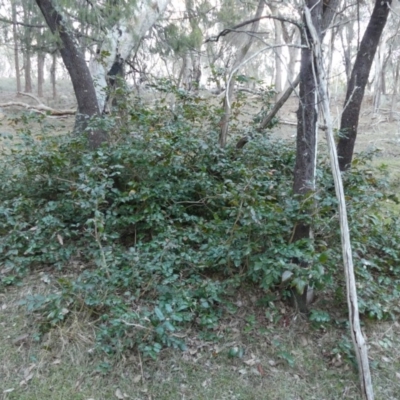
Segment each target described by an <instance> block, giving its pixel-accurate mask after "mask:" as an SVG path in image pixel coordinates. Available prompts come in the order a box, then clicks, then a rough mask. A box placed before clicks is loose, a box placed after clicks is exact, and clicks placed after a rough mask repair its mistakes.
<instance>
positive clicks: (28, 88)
mask: <svg viewBox="0 0 400 400" xmlns="http://www.w3.org/2000/svg"><path fill="white" fill-rule="evenodd" d="M25 45H26V48H25V50H24V53H23V55H24V75H25V92H26V93H32V77H31V70H32V68H31V51H30V48H29V46H30V45H29V44H28V43H26V44H25Z"/></svg>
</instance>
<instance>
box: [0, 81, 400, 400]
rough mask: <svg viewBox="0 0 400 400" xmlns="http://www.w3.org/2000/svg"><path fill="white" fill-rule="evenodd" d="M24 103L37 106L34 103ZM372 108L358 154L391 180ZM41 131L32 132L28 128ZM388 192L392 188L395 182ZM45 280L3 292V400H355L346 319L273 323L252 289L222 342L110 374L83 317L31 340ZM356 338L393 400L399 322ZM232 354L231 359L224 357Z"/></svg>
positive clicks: (393, 157)
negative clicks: (34, 299)
mask: <svg viewBox="0 0 400 400" xmlns="http://www.w3.org/2000/svg"><path fill="white" fill-rule="evenodd" d="M1 90H2V88H1V86H0V103H3V102H8V101H14V100H15V98H14V97H13V95H12V94H11V93H10V92H7V91H4V90H3V91H1ZM19 100H21V99H19ZM24 101H25V99H24ZM26 102H28V103H30V104H33V103H34V102H33V101H32V100H31V99H26ZM64 103H65V104H64ZM67 103H68V99H64V100H63V101H60V104H56V106H58V107H60V108H61V107H64V106H65V105H67ZM338 103H339V102H338ZM52 106H55V105H54V104H52ZM340 107H341V103H340V104H338V108H339V109H340ZM296 108H297V105H296V100H295V99H292V100H290V101H289V103H288V104H286V106H285V107H284V109H283V110H282V112H281V119H282V120H283V121H284V123H283V124H281V125H280V127H279V128H277V129H275V130H274V131H273V132H272V135H274V136H277V137H283V138H287V139H288V140H294V135H295V126H293V125H290V124H286V122H289V123H290V122H292V123H295V121H296V115H295V111H296ZM370 108H371V105H369V104H368V101H367V102H366V106H365V107H364V109H363V114H362V119H361V123H360V128H359V136H358V139H357V149H358V150H366V149H370V150H373V149H377V148H378V149H380V154H379V156H378V158H377V161H376V162H384V163H387V164H388V165H389V168H390V170H393V172H394V173H395V178H394V179H395V180H398V179H399V178H398V176H400V121H393V122H389V121H388V117H387V114H386V113H385V112H382V113H381V114H379V115H373V113H372V112H369V111H368V110H369V109H370ZM333 111H334V110H333ZM18 115H20V112H19V111H18V110H17V109H9V108H7V109H6V108H2V113H1V114H0V118H2V121H1V123H2V125H1V126H0V133H3V134H9V133H13V131H14V129H15V125H14V124H13V123H12V122H10V120H9V119H8V118H9V117H10V116H11V117H12V116H18ZM50 123H51V124H54V131H55V132H56V131H62V130H64V131H65V130H68V129H70V128H71V126H72V123H73V118H71V117H70V118H68V119H61V120H59V119H54V120H51V121H50ZM39 128H40V126H39V124H38V125H36V126H34V128H33V129H34V130H35V131H37V129H39ZM322 134H323V132H321V137H322ZM322 138H323V137H322ZM394 183H395V184H396V187H397V184H398V182H397V181H396V182H395V181H394ZM0 268H1V267H0ZM49 273H51V271H50V270H45V269H43V270H38V271H37V274H36V275H32V276H30V277H28V278H26V280H25V281H24V282H23V283H22V284H20V285H19V286H12V287H8V288H7V289H6V290H4V291H0V332H1V333H0V360H1V362H0V399H4V400H6V399H15V400H35V399H38V400H39V399H40V400H47V399H48V400H50V399H51V400H61V399H63V400H64V399H65V400H103V399H104V400H108V399H137V400H139V399H140V400H150V399H152V400H158V399H160V400H163V399H165V400H171V399H182V400H183V399H185V400H189V399H193V400H195V399H196V400H197V399H205V400H206V399H207V400H208V399H210V400H211V399H216V400H223V399H227V400H228V399H229V400H239V399H245V400H251V399H254V400H256V399H257V400H258V399H267V400H313V399H316V400H317V399H318V400H335V399H359V398H360V397H359V394H358V386H359V382H358V377H357V372H356V369H355V368H354V360H352V350H351V348H352V344H351V341H349V338H348V331H347V329H346V325H345V324H344V323H343V321H344V320H345V318H346V316H345V314H343V315H337V316H335V318H336V321H338V322H337V324H336V325H334V324H330V325H329V326H321V325H320V326H318V327H317V326H315V325H313V324H312V323H310V322H309V321H306V320H304V319H302V318H301V317H300V316H299V315H297V314H296V312H294V311H293V310H292V309H291V308H289V307H287V306H286V305H285V304H283V303H279V304H278V305H277V307H278V311H277V315H278V317H276V315H275V316H272V314H269V311H268V310H267V309H265V307H262V306H259V305H257V293H256V292H254V290H253V289H252V291H251V294H248V292H250V291H247V294H246V293H245V292H243V293H238V296H237V299H236V305H237V307H238V311H237V312H236V313H235V314H228V315H226V316H225V317H224V319H223V320H222V321H221V322H220V325H219V327H218V330H219V331H221V332H224V336H223V338H222V339H220V340H219V341H217V342H215V341H211V340H208V339H207V338H204V337H199V335H198V333H197V332H196V331H194V330H191V329H188V330H187V331H186V332H185V341H186V342H187V344H188V350H187V351H185V352H180V351H177V350H172V349H167V350H163V351H162V352H161V354H160V357H159V359H158V360H157V361H154V360H152V359H147V358H143V357H142V356H141V355H140V354H139V353H138V352H132V353H129V354H125V355H124V356H123V357H122V358H121V359H120V360H119V361H118V362H117V363H116V365H114V366H113V368H112V369H111V370H108V369H107V365H109V364H108V363H109V362H110V361H111V360H109V359H108V358H107V357H105V356H102V355H99V354H97V353H95V352H94V351H93V349H94V346H95V327H94V322H93V321H92V319H91V318H90V317H89V316H87V315H85V314H84V313H76V314H74V315H72V316H71V317H70V318H69V319H68V322H67V323H66V324H65V325H63V326H60V327H58V328H55V329H53V330H52V331H50V332H49V333H47V334H46V335H45V336H44V337H42V338H41V339H40V340H39V336H38V335H36V334H35V333H33V332H35V330H36V328H35V325H34V320H33V318H32V316H31V315H30V314H29V313H28V312H27V311H26V308H25V306H23V305H21V301H22V300H23V299H24V298H26V297H27V296H28V295H30V294H33V293H36V294H37V293H43V294H44V293H46V292H48V291H49V290H50V289H51V288H49V286H48V284H47V279H46V275H47V274H49ZM316 301H317V303H318V306H319V307H322V308H324V307H331V304H330V302H329V300H328V301H327V300H326V299H318V298H317V300H316ZM272 319H273V320H274V322H271V320H272ZM363 329H364V331H365V333H366V335H367V337H368V344H369V356H370V360H371V369H372V377H373V383H374V390H375V396H376V399H378V400H381V399H382V400H396V399H397V400H398V399H400V324H399V322H397V321H390V322H376V321H363ZM216 333H217V332H216ZM232 349H234V350H237V352H234V353H235V354H234V356H233V357H230V356H232ZM236 354H237V355H239V356H237V355H236Z"/></svg>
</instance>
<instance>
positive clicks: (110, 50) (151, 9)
mask: <svg viewBox="0 0 400 400" xmlns="http://www.w3.org/2000/svg"><path fill="white" fill-rule="evenodd" d="M169 2H170V0H138V1H137V4H136V8H135V11H134V12H133V14H132V15H129V16H127V17H126V18H124V19H122V20H120V21H119V23H118V24H116V25H115V26H114V27H113V28H112V29H110V30H109V31H108V33H107V36H106V38H105V40H104V41H103V44H102V46H101V50H100V52H99V54H97V55H96V57H95V58H94V59H93V60H92V61H91V63H90V71H91V74H92V77H93V81H94V83H95V89H96V96H97V100H98V103H99V108H100V110H103V109H104V106H105V102H106V97H107V95H106V88H107V73H108V72H109V71H110V69H111V67H112V65H113V64H114V62H115V61H125V60H126V59H127V58H128V57H129V56H130V55H131V54H132V53H133V52H135V51H136V50H137V49H138V47H139V44H140V40H141V39H142V38H143V37H144V35H145V34H146V32H147V31H148V30H149V29H150V28H151V27H152V26H153V25H154V23H155V22H156V21H157V19H158V18H159V17H160V15H162V13H163V12H164V11H165V9H166V7H167V5H168V4H169Z"/></svg>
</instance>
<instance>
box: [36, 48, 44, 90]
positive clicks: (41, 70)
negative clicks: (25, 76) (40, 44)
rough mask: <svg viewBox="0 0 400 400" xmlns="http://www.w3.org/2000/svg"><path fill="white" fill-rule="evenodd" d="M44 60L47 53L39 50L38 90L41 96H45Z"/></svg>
mask: <svg viewBox="0 0 400 400" xmlns="http://www.w3.org/2000/svg"><path fill="white" fill-rule="evenodd" d="M44 61H45V54H44V53H42V52H40V51H39V52H38V54H37V64H38V65H37V67H38V75H37V85H38V87H37V92H38V96H39V97H43V84H44Z"/></svg>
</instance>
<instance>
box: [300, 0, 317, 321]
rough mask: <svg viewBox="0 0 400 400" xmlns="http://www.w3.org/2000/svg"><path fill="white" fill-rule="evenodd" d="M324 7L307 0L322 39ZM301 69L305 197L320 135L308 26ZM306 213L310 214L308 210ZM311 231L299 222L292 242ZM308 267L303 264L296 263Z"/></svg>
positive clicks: (303, 37)
mask: <svg viewBox="0 0 400 400" xmlns="http://www.w3.org/2000/svg"><path fill="white" fill-rule="evenodd" d="M322 5H323V3H322V2H321V1H319V0H307V1H306V7H307V8H309V9H311V10H312V11H311V18H312V23H313V25H314V27H315V29H316V31H317V34H318V37H319V38H321V19H322ZM301 44H302V45H303V46H304V47H303V48H302V49H301V66H300V93H299V109H298V111H297V139H296V164H295V168H294V183H293V192H294V193H295V194H298V195H303V196H306V195H307V194H308V193H310V192H313V191H314V190H315V167H316V156H317V152H316V143H317V132H318V124H317V122H318V96H317V94H318V88H317V82H316V79H315V78H316V77H315V73H316V72H315V70H314V54H313V50H312V48H313V38H312V36H311V34H310V31H309V29H308V27H307V25H305V27H304V31H303V32H302V35H301ZM305 212H308V211H307V210H305ZM310 237H311V227H310V225H309V224H306V223H302V222H299V223H297V225H296V226H295V227H294V232H293V241H294V242H296V241H298V240H301V239H309V238H310ZM294 261H295V262H296V263H298V264H299V265H300V266H305V265H306V264H305V262H304V261H303V260H294ZM293 296H294V300H295V305H296V306H297V308H298V310H299V311H300V312H303V313H305V312H307V311H308V307H307V288H306V289H305V290H304V292H303V293H298V291H297V290H294V291H293Z"/></svg>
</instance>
